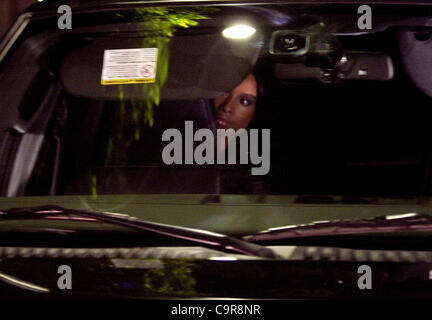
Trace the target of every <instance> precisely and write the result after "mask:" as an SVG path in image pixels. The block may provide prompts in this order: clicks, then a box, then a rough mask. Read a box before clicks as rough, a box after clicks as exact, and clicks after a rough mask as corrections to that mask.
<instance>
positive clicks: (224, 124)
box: [217, 117, 228, 128]
mask: <svg viewBox="0 0 432 320" xmlns="http://www.w3.org/2000/svg"><path fill="white" fill-rule="evenodd" d="M217 123H218V126H219V127H224V128H227V127H228V121H226V120H225V119H223V118H221V117H218V118H217Z"/></svg>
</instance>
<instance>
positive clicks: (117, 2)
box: [27, 0, 431, 12]
mask: <svg viewBox="0 0 432 320" xmlns="http://www.w3.org/2000/svg"><path fill="white" fill-rule="evenodd" d="M34 1H35V2H34V3H33V5H31V6H30V7H29V8H28V9H27V12H41V11H42V12H43V11H46V10H52V9H54V8H55V9H57V8H58V7H59V6H61V5H69V6H70V7H71V8H72V9H78V10H80V9H83V10H84V9H96V10H97V9H99V10H103V9H105V8H111V7H124V6H140V5H176V6H197V5H198V6H201V5H217V4H222V5H239V4H292V5H305V4H315V5H319V4H359V5H361V4H410V5H421V4H428V5H430V4H431V2H430V0H417V1H413V0H300V1H299V0H216V1H215V0H34Z"/></svg>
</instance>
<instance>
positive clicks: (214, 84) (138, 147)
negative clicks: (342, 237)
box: [0, 5, 432, 203]
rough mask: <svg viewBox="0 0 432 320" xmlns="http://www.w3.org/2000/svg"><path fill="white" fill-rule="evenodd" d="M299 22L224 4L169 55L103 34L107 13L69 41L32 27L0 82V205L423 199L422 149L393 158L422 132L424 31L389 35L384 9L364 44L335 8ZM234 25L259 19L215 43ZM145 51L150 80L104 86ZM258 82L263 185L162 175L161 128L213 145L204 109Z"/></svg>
mask: <svg viewBox="0 0 432 320" xmlns="http://www.w3.org/2000/svg"><path fill="white" fill-rule="evenodd" d="M343 8H346V11H347V12H348V11H349V10H350V9H351V8H352V7H349V6H346V7H343ZM295 9H296V10H294V9H293V8H292V7H290V8H289V9H286V8H283V7H282V6H274V5H273V6H270V5H269V6H243V7H242V6H240V7H221V8H219V9H218V10H217V12H215V13H210V14H209V16H211V17H212V18H211V19H204V20H199V23H198V26H195V27H191V28H177V29H176V32H175V36H173V37H171V38H169V40H168V43H169V44H168V45H166V44H164V43H163V42H152V41H156V40H154V39H158V38H155V36H154V30H153V29H154V27H152V26H148V25H146V24H144V25H143V24H140V23H136V24H134V23H132V24H131V23H124V21H122V20H121V19H120V21H114V20H115V19H112V18H111V20H112V22H113V23H105V24H97V23H96V22H97V21H104V19H105V20H107V19H106V18H107V17H108V16H109V14H107V13H98V14H94V20H92V21H91V22H90V21H89V20H88V19H82V20H80V18H79V17H78V18H77V22H75V23H76V25H77V27H76V28H74V29H73V31H72V32H70V33H67V34H64V33H59V32H58V31H52V32H45V33H42V34H40V33H38V32H37V30H38V27H39V28H42V27H44V24H43V23H44V22H43V21H41V22H39V21H35V22H34V27H33V29H32V31H29V32H30V34H29V35H28V37H27V38H26V40H25V41H23V42H22V43H20V44H19V45H17V46H16V48H14V50H12V52H11V53H10V54H9V55H8V56H7V57H6V58H7V59H10V61H11V64H12V65H16V64H22V65H23V66H24V67H25V72H24V71H22V73H21V74H20V73H17V72H16V71H15V69H14V70H13V71H12V68H10V70H8V66H6V67H5V69H4V70H2V73H1V75H0V85H1V86H2V87H4V86H9V85H10V83H11V80H10V79H12V80H13V79H15V80H14V81H16V85H14V87H13V88H9V90H7V91H8V92H9V93H6V96H5V99H4V103H9V105H11V106H14V105H15V106H17V108H10V109H5V108H3V109H2V110H1V112H2V115H1V119H2V120H1V130H2V132H4V134H3V135H2V146H3V147H2V149H1V150H0V151H1V152H0V153H1V155H2V156H1V157H0V159H2V164H1V166H2V169H4V172H5V174H3V175H2V177H1V179H2V180H1V181H0V182H1V186H2V194H3V195H6V196H18V195H29V196H30V195H32V196H36V195H73V194H151V193H168V194H170V193H202V194H275V195H299V196H298V197H297V198H296V200H295V201H297V202H306V203H309V202H315V201H318V202H320V201H324V202H332V201H336V200H334V199H333V198H331V197H328V195H343V196H344V197H343V200H341V201H343V202H344V201H345V202H350V201H351V202H356V201H358V202H360V203H361V202H363V201H366V202H368V201H372V202H373V201H374V200H373V198H372V199H366V197H368V196H372V195H377V194H379V195H382V196H389V197H392V196H395V197H397V196H402V195H404V196H407V197H409V196H412V197H418V196H426V195H428V194H429V193H430V189H431V187H430V183H431V181H430V172H429V170H430V169H429V168H430V166H431V160H432V159H431V152H430V151H428V148H427V147H426V148H423V150H426V151H420V152H412V151H401V150H402V149H404V148H405V145H407V146H410V145H411V143H409V141H412V140H413V139H415V138H418V137H422V136H423V135H424V132H423V130H422V129H423V128H424V129H426V128H427V127H426V123H427V118H428V108H429V107H430V105H431V97H432V79H431V74H432V72H430V71H431V70H430V68H431V65H432V63H428V61H430V59H431V57H432V56H431V52H432V50H430V48H431V43H432V42H431V39H430V28H429V27H428V26H427V20H425V18H424V16H423V15H418V16H417V17H415V18H412V13H405V16H404V15H401V16H400V17H399V18H397V19H395V20H394V21H393V22H391V23H390V22H389V21H388V20H386V18H385V16H383V17H382V18H381V17H380V16H379V13H380V12H378V18H376V20H375V21H376V22H375V23H376V25H378V27H377V28H375V29H374V31H373V32H368V30H364V31H362V32H359V31H358V30H357V31H356V32H353V30H352V29H353V26H352V25H353V21H355V19H354V18H353V17H352V16H350V15H348V14H346V13H345V12H344V11H343V10H341V13H340V15H332V16H330V15H328V14H326V12H327V11H326V10H327V9H328V11H330V9H331V7H330V6H314V5H309V6H307V5H305V6H298V7H296V8H295ZM276 13H277V14H276ZM408 14H411V15H410V16H409V17H410V19H411V20H409V19H408V18H407V17H408ZM235 19H243V20H242V21H253V23H254V24H255V26H256V27H257V32H256V34H254V35H253V36H252V38H250V39H248V40H240V41H234V40H231V39H227V38H224V37H222V36H221V33H220V30H221V28H222V27H223V26H225V25H227V24H228V23H231V22H232V21H234V20H235ZM350 19H354V20H350ZM408 20H409V21H408ZM95 21H96V22H95ZM107 21H108V20H107ZM114 22H115V23H114ZM152 28H153V29H152ZM335 30H336V31H335ZM287 39H288V40H289V41H288V40H287ZM292 43H294V45H292ZM152 45H153V46H157V47H158V48H159V50H160V52H159V59H160V60H159V64H160V67H159V68H158V71H157V72H158V73H157V77H158V79H157V81H156V82H155V83H153V84H129V85H108V86H106V85H105V86H104V85H100V73H101V69H102V63H103V59H102V58H103V52H104V51H105V50H107V49H116V48H129V47H132V48H134V47H140V46H152ZM167 48H169V50H168V49H167ZM164 50H165V51H164ZM167 52H169V53H167ZM167 66H168V67H167ZM23 69H24V68H23ZM252 71H254V72H256V74H257V75H259V77H260V81H261V82H262V90H261V91H260V93H259V94H260V103H261V105H262V108H263V110H264V112H265V126H266V127H267V128H270V129H271V170H270V172H269V174H268V175H266V176H264V177H259V176H251V175H250V170H249V167H248V166H247V165H186V164H181V165H178V164H176V165H172V166H168V165H164V164H163V162H162V159H161V153H162V149H163V147H164V146H165V145H166V142H163V141H161V136H162V133H163V132H164V130H166V129H167V128H177V129H178V130H180V132H182V131H183V128H184V122H185V121H188V120H189V121H193V123H194V128H195V129H198V128H208V129H211V130H212V131H213V132H214V131H215V129H216V125H215V120H214V110H213V109H214V108H213V105H212V100H211V99H213V98H215V97H217V96H218V95H221V94H223V93H226V92H229V91H230V90H231V89H233V88H234V87H235V86H236V85H237V84H238V83H239V82H241V80H242V79H243V78H244V77H245V76H246V75H247V74H248V73H250V72H252ZM83 75H85V77H84V76H83ZM21 78H22V79H23V80H20V79H21ZM165 80H166V81H165ZM19 93H23V97H24V98H23V99H22V100H21V101H17V100H16V97H17V96H18V95H19ZM155 97H156V98H155ZM159 100H160V101H159ZM401 132H402V133H401ZM406 142H408V143H406ZM195 144H196V142H195ZM11 145H13V146H14V147H13V148H8V146H11ZM407 150H408V149H407ZM24 167H25V168H24ZM322 195H324V196H322Z"/></svg>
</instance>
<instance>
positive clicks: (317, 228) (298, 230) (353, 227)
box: [243, 213, 432, 242]
mask: <svg viewBox="0 0 432 320" xmlns="http://www.w3.org/2000/svg"><path fill="white" fill-rule="evenodd" d="M405 231H411V232H415V231H432V216H430V215H427V214H422V213H407V214H400V215H387V216H379V217H374V218H369V219H358V220H334V221H316V222H313V223H310V224H304V225H293V226H284V227H278V228H271V229H267V230H263V231H261V232H259V233H257V234H254V235H248V236H244V237H243V240H246V241H252V242H261V241H277V240H286V239H295V238H310V237H328V236H340V235H351V236H353V235H363V234H373V233H380V234H383V233H384V234H392V233H397V232H405Z"/></svg>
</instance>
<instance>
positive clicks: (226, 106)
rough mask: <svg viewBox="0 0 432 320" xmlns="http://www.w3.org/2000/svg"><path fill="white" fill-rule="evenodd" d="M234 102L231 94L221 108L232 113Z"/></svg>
mask: <svg viewBox="0 0 432 320" xmlns="http://www.w3.org/2000/svg"><path fill="white" fill-rule="evenodd" d="M232 108H233V107H232V103H231V96H228V97H227V98H226V99H225V100H224V102H223V103H222V105H221V109H222V111H223V112H226V113H231V112H232Z"/></svg>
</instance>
